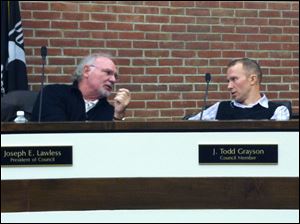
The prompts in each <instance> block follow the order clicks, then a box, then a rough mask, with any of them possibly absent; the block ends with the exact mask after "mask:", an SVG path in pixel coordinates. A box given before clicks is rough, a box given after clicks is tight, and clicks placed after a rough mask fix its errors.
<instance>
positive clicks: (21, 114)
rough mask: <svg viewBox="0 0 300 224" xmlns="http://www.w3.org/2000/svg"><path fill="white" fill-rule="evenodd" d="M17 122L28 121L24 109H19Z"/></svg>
mask: <svg viewBox="0 0 300 224" xmlns="http://www.w3.org/2000/svg"><path fill="white" fill-rule="evenodd" d="M14 122H15V123H26V122H28V120H27V119H26V117H25V114H24V111H22V110H19V111H17V117H16V118H15V120H14Z"/></svg>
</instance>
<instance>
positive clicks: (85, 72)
mask: <svg viewBox="0 0 300 224" xmlns="http://www.w3.org/2000/svg"><path fill="white" fill-rule="evenodd" d="M90 70H91V68H90V66H88V65H85V66H84V67H83V74H82V76H83V77H86V78H88V77H89V72H90Z"/></svg>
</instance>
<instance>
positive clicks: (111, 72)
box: [89, 65, 119, 80]
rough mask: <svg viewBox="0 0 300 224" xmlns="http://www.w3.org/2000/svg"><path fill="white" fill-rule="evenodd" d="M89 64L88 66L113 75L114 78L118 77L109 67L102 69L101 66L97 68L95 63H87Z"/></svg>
mask: <svg viewBox="0 0 300 224" xmlns="http://www.w3.org/2000/svg"><path fill="white" fill-rule="evenodd" d="M89 66H90V67H94V68H97V69H99V70H100V71H101V72H104V73H106V75H108V76H114V77H115V79H116V80H118V79H119V75H118V73H116V72H114V71H113V70H111V69H102V68H99V67H98V66H96V65H89Z"/></svg>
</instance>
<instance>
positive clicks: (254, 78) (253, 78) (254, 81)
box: [249, 74, 258, 85]
mask: <svg viewBox="0 0 300 224" xmlns="http://www.w3.org/2000/svg"><path fill="white" fill-rule="evenodd" d="M249 80H250V83H251V85H256V84H257V83H258V77H257V75H256V74H251V75H249Z"/></svg>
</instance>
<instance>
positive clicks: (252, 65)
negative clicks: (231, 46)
mask: <svg viewBox="0 0 300 224" xmlns="http://www.w3.org/2000/svg"><path fill="white" fill-rule="evenodd" d="M238 63H241V64H242V65H243V69H244V70H245V71H246V72H247V73H248V74H256V75H257V78H258V80H259V82H261V80H262V71H261V68H260V66H259V64H258V63H257V62H256V61H254V60H252V59H249V58H241V59H236V60H233V61H231V62H230V63H229V64H228V66H227V69H228V68H230V67H232V66H234V65H236V64H238Z"/></svg>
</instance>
